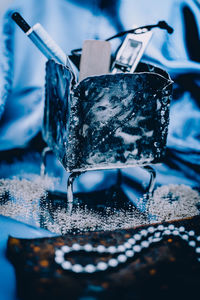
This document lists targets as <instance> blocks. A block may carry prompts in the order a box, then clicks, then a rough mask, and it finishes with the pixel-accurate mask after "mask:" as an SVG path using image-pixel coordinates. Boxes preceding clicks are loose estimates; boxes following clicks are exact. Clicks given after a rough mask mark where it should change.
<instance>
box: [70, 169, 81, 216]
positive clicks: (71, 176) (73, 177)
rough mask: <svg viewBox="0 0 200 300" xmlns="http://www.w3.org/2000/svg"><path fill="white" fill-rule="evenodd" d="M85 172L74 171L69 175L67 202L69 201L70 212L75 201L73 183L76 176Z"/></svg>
mask: <svg viewBox="0 0 200 300" xmlns="http://www.w3.org/2000/svg"><path fill="white" fill-rule="evenodd" d="M83 173H84V172H74V173H71V174H70V175H69V177H68V180H67V202H68V212H69V214H71V212H72V209H73V201H74V196H73V183H74V180H75V179H76V177H78V176H80V175H81V174H83Z"/></svg>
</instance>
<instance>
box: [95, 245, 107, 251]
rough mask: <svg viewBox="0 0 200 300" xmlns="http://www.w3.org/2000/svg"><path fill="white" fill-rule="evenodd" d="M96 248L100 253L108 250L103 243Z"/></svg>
mask: <svg viewBox="0 0 200 300" xmlns="http://www.w3.org/2000/svg"><path fill="white" fill-rule="evenodd" d="M96 250H97V252H99V253H103V252H105V251H106V247H104V246H103V245H99V246H97V248H96Z"/></svg>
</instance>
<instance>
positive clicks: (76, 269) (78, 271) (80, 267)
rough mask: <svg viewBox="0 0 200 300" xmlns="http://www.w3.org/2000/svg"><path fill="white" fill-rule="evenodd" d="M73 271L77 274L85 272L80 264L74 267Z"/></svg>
mask: <svg viewBox="0 0 200 300" xmlns="http://www.w3.org/2000/svg"><path fill="white" fill-rule="evenodd" d="M72 271H73V272H75V273H81V272H83V267H82V266H81V265H79V264H76V265H73V266H72Z"/></svg>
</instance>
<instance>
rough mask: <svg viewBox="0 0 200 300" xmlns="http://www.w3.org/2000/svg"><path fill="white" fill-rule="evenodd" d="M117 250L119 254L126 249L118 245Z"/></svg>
mask: <svg viewBox="0 0 200 300" xmlns="http://www.w3.org/2000/svg"><path fill="white" fill-rule="evenodd" d="M117 250H118V251H119V252H124V251H125V250H126V248H125V247H124V246H123V245H119V246H118V247H117Z"/></svg>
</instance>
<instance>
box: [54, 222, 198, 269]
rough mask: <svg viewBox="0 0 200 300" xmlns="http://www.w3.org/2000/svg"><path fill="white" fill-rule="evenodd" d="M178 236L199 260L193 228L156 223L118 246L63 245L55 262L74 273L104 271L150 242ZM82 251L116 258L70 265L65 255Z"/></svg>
mask: <svg viewBox="0 0 200 300" xmlns="http://www.w3.org/2000/svg"><path fill="white" fill-rule="evenodd" d="M170 235H174V236H179V237H180V238H181V239H182V240H184V241H186V242H187V243H188V245H189V246H190V247H193V248H194V249H195V252H196V255H197V260H198V262H200V236H196V235H195V232H194V231H193V230H190V231H186V230H185V227H183V226H181V227H179V228H177V227H175V226H174V225H172V224H170V225H168V226H163V225H158V226H157V227H154V226H150V227H148V228H147V229H142V230H141V231H140V232H139V233H135V234H134V235H133V236H132V237H131V238H129V239H128V240H127V241H126V242H125V243H124V244H121V245H119V246H109V247H105V246H103V245H98V246H97V247H93V246H92V245H91V244H85V245H83V246H81V245H80V244H78V243H74V244H72V246H71V247H69V246H67V245H65V246H62V247H61V248H59V249H57V250H56V251H55V262H56V263H57V264H59V265H61V267H62V268H63V269H64V270H67V271H71V272H74V273H87V274H91V273H95V272H101V271H106V270H107V269H108V268H116V267H117V266H118V265H120V264H123V263H125V262H126V261H127V260H128V259H129V258H133V257H134V256H135V254H138V253H140V252H141V251H142V249H144V248H148V247H149V246H150V245H151V244H153V243H157V242H159V241H161V240H162V239H163V238H164V237H165V236H170ZM74 251H75V252H79V251H84V252H87V253H91V252H96V253H100V254H117V253H119V255H117V257H116V258H111V259H109V260H108V261H107V262H104V261H100V262H99V263H97V264H96V265H94V264H88V265H86V266H83V265H81V264H74V265H72V264H71V262H70V261H69V260H66V259H65V255H67V254H69V253H71V252H74Z"/></svg>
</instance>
